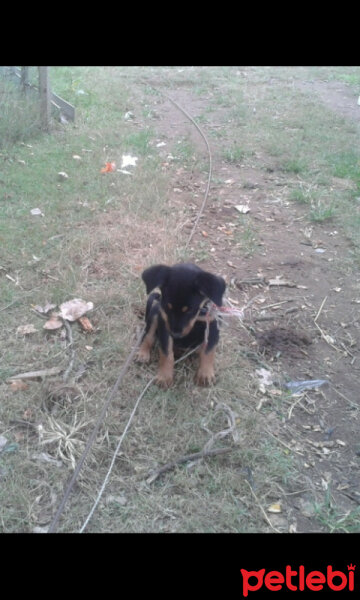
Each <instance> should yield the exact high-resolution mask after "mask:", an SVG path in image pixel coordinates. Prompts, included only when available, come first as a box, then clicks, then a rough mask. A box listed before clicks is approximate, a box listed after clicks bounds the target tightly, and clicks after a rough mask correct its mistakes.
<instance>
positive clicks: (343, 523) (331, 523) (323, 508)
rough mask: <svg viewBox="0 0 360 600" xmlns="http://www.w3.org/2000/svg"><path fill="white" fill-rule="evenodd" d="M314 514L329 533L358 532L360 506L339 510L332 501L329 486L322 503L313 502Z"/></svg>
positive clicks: (359, 528)
mask: <svg viewBox="0 0 360 600" xmlns="http://www.w3.org/2000/svg"><path fill="white" fill-rule="evenodd" d="M314 509H315V515H316V517H317V519H318V520H319V522H320V523H321V524H322V525H323V527H325V529H326V530H327V531H328V532H329V533H359V532H360V525H359V516H360V507H358V508H356V509H354V510H349V511H347V512H345V513H343V512H341V511H340V510H339V509H338V508H337V506H336V504H335V503H334V501H333V499H332V495H331V491H330V486H329V487H328V489H327V490H326V492H325V496H324V500H323V502H322V503H318V502H317V503H315V506H314Z"/></svg>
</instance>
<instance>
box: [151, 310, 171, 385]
mask: <svg viewBox="0 0 360 600" xmlns="http://www.w3.org/2000/svg"><path fill="white" fill-rule="evenodd" d="M158 336H159V342H160V358H159V367H158V372H157V375H156V380H155V383H156V384H157V385H158V386H159V387H162V388H164V389H166V388H168V387H170V386H171V385H172V383H173V379H174V351H173V339H172V337H171V336H170V335H169V333H168V331H167V329H166V327H165V323H164V321H163V320H162V318H161V317H159V323H158Z"/></svg>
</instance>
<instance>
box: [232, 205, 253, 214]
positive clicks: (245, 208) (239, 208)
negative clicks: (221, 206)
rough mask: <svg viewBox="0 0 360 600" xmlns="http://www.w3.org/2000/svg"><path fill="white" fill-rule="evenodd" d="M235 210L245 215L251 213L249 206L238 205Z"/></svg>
mask: <svg viewBox="0 0 360 600" xmlns="http://www.w3.org/2000/svg"><path fill="white" fill-rule="evenodd" d="M235 208H236V210H237V211H238V212H239V213H241V214H243V215H246V213H248V212H250V207H249V206H247V204H237V205H236V206H235Z"/></svg>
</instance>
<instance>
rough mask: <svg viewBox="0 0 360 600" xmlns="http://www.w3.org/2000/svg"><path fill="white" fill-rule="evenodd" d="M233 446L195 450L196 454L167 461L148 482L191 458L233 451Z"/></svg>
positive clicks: (196, 458) (195, 458)
mask: <svg viewBox="0 0 360 600" xmlns="http://www.w3.org/2000/svg"><path fill="white" fill-rule="evenodd" d="M232 450H233V448H214V450H201V452H194V454H187V455H186V456H181V457H180V458H178V459H177V460H173V461H172V462H169V463H167V464H166V465H164V466H163V467H161V468H160V469H158V470H157V471H155V472H153V474H152V475H150V477H149V478H148V479H147V480H146V483H148V484H150V483H153V482H154V481H155V480H156V479H158V477H160V475H162V474H163V473H166V472H167V471H172V469H175V467H176V466H177V465H182V464H184V463H186V462H189V461H191V460H199V459H200V458H206V457H207V456H216V455H218V454H225V453H226V452H231V451H232Z"/></svg>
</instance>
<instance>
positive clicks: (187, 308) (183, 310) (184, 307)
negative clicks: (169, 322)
mask: <svg viewBox="0 0 360 600" xmlns="http://www.w3.org/2000/svg"><path fill="white" fill-rule="evenodd" d="M188 310H189V307H188V306H183V307H182V309H181V312H183V313H186V312H187V311H188Z"/></svg>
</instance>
